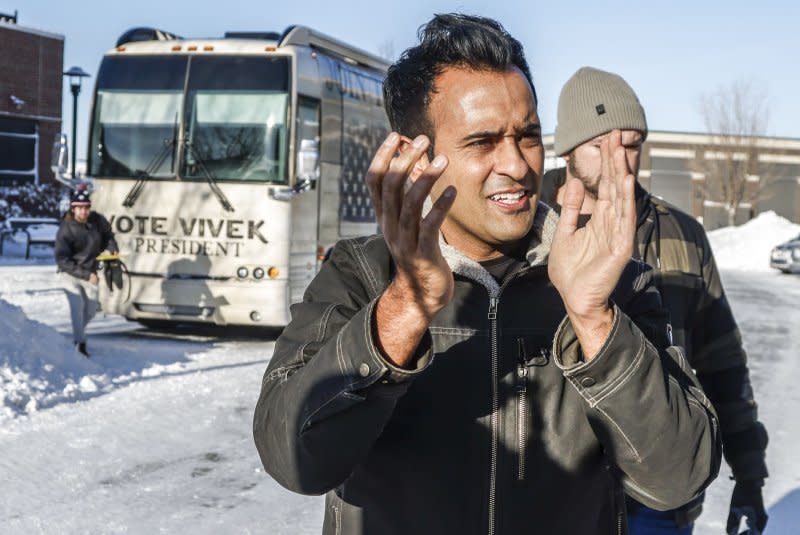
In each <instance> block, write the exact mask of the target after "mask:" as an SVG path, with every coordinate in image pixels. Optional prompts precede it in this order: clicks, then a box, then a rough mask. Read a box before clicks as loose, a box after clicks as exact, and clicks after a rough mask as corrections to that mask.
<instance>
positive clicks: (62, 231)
mask: <svg viewBox="0 0 800 535" xmlns="http://www.w3.org/2000/svg"><path fill="white" fill-rule="evenodd" d="M106 249H108V250H110V251H111V252H117V251H119V247H117V242H116V241H115V240H114V233H113V232H112V231H111V224H110V223H109V222H108V220H107V219H106V218H105V217H103V216H102V215H100V214H98V213H97V212H90V213H89V219H88V220H87V221H86V223H78V222H77V221H75V218H73V217H72V214H71V213H68V214H67V215H66V216H64V219H63V220H62V221H61V226H59V228H58V233H57V234H56V244H55V257H56V264H57V265H58V270H59V271H63V272H65V273H69V274H70V275H72V276H74V277H77V278H79V279H83V280H89V275H91V274H92V273H96V272H97V260H95V257H96V256H97V255H98V254H100V253H101V252H102V251H104V250H106Z"/></svg>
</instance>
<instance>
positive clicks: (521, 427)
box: [517, 338, 528, 481]
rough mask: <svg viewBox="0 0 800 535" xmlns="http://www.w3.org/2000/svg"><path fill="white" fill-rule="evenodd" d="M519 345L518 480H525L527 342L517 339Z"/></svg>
mask: <svg viewBox="0 0 800 535" xmlns="http://www.w3.org/2000/svg"><path fill="white" fill-rule="evenodd" d="M517 344H518V347H519V362H518V363H517V446H518V448H519V449H518V450H517V465H518V470H517V480H518V481H524V480H525V449H526V445H527V444H526V443H527V438H528V437H527V416H528V410H527V409H528V408H527V404H526V398H527V391H528V366H527V363H526V362H525V342H524V340H523V339H522V338H518V339H517Z"/></svg>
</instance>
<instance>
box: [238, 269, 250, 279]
mask: <svg viewBox="0 0 800 535" xmlns="http://www.w3.org/2000/svg"><path fill="white" fill-rule="evenodd" d="M249 274H250V272H249V271H248V270H247V268H246V267H244V266H242V267H240V268H239V269H237V270H236V276H237V277H239V278H240V279H246V278H247V275H249Z"/></svg>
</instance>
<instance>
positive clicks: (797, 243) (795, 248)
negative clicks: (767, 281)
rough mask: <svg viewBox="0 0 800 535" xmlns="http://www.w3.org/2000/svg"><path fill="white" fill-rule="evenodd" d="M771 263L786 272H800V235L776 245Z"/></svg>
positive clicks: (770, 258)
mask: <svg viewBox="0 0 800 535" xmlns="http://www.w3.org/2000/svg"><path fill="white" fill-rule="evenodd" d="M769 265H770V267H774V268H775V269H780V270H781V271H783V272H784V273H800V236H796V237H794V238H792V239H791V240H789V241H787V242H786V243H782V244H780V245H778V246H776V247H775V248H774V249H773V250H772V254H770V257H769Z"/></svg>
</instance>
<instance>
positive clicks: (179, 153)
mask: <svg viewBox="0 0 800 535" xmlns="http://www.w3.org/2000/svg"><path fill="white" fill-rule="evenodd" d="M288 89H289V58H287V57H263V56H258V57H256V56H187V55H174V56H142V55H136V56H135V55H130V56H121V55H114V56H107V57H106V58H104V59H103V63H102V65H101V66H100V72H99V73H98V78H97V90H96V94H95V106H94V118H93V121H92V132H91V142H90V143H91V144H90V150H89V162H88V168H89V172H90V173H91V175H93V176H103V177H112V178H113V177H119V178H140V179H142V178H162V179H169V178H173V179H174V178H175V177H176V175H177V174H178V173H180V176H181V178H183V179H189V180H193V179H197V180H208V179H212V180H248V181H269V182H278V183H285V182H286V181H287V169H286V161H287V156H286V154H287V140H288V137H287V120H288V119H287V116H288V103H289V99H288ZM181 128H183V131H184V137H185V143H184V146H183V147H181V146H180V145H181V143H179V134H180V132H181ZM178 158H181V159H182V161H181V162H178Z"/></svg>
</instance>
